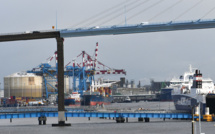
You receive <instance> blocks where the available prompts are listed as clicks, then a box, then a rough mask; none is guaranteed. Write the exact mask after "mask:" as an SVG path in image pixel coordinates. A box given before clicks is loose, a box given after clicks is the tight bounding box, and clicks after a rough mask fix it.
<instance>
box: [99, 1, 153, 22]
mask: <svg viewBox="0 0 215 134" xmlns="http://www.w3.org/2000/svg"><path fill="white" fill-rule="evenodd" d="M148 1H150V0H145V1H143V2H142V3H139V4H137V5H135V6H134V7H131V8H129V9H127V10H126V12H129V11H131V10H133V9H135V8H137V7H138V6H141V5H143V4H145V3H147V2H148ZM123 8H124V7H123ZM122 14H124V11H122V13H119V14H117V15H115V16H114V17H112V18H110V19H108V20H106V21H103V22H102V23H100V24H99V25H103V24H105V23H107V22H110V21H112V20H113V19H115V18H117V17H119V16H120V15H122ZM123 22H124V21H123Z"/></svg>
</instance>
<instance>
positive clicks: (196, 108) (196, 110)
mask: <svg viewBox="0 0 215 134" xmlns="http://www.w3.org/2000/svg"><path fill="white" fill-rule="evenodd" d="M195 114H196V115H198V114H199V107H195Z"/></svg>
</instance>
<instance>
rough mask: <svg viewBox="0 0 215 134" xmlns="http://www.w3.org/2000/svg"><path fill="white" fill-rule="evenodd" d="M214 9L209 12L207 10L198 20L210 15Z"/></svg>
mask: <svg viewBox="0 0 215 134" xmlns="http://www.w3.org/2000/svg"><path fill="white" fill-rule="evenodd" d="M214 9H215V7H213V8H212V9H211V10H209V11H208V12H207V13H205V14H204V15H203V16H202V17H201V18H200V19H202V18H204V17H206V16H207V15H208V14H210V13H211V12H212V11H213V10H214Z"/></svg>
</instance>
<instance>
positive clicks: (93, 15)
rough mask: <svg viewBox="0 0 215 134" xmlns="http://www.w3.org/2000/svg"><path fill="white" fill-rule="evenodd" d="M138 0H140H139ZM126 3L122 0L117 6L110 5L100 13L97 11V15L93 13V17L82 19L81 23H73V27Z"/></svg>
mask: <svg viewBox="0 0 215 134" xmlns="http://www.w3.org/2000/svg"><path fill="white" fill-rule="evenodd" d="M128 1H129V0H127V1H126V2H128ZM137 1H138V0H137ZM124 3H125V2H124V1H123V2H120V3H118V4H117V5H115V6H113V7H110V8H108V9H106V10H104V11H102V12H99V13H97V14H95V15H93V16H91V17H89V18H87V19H85V20H83V21H81V22H79V23H77V24H75V25H73V26H72V27H77V26H79V25H81V24H83V23H86V22H89V21H90V19H95V18H96V17H99V16H102V15H104V14H105V13H107V12H108V11H111V10H113V9H116V8H118V7H119V6H120V5H122V4H124ZM131 4H132V3H131Z"/></svg>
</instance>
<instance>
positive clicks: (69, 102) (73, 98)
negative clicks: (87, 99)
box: [64, 92, 81, 106]
mask: <svg viewBox="0 0 215 134" xmlns="http://www.w3.org/2000/svg"><path fill="white" fill-rule="evenodd" d="M80 102H81V98H80V94H79V93H78V92H72V94H66V95H65V99H64V105H66V106H80Z"/></svg>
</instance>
